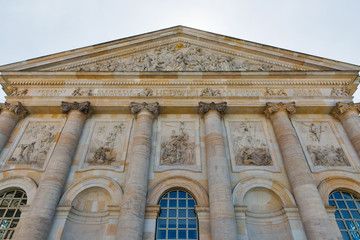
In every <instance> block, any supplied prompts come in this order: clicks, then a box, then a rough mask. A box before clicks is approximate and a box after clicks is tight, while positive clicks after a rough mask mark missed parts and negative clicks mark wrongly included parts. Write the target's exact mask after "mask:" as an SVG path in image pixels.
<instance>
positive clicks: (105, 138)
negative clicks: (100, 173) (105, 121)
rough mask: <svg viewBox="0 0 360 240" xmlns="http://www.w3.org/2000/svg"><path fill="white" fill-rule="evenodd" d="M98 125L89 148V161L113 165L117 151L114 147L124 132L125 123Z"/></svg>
mask: <svg viewBox="0 0 360 240" xmlns="http://www.w3.org/2000/svg"><path fill="white" fill-rule="evenodd" d="M110 125H112V126H110V127H108V126H105V125H101V126H97V127H96V129H95V130H94V134H93V138H92V140H93V141H92V142H91V145H90V148H89V153H90V154H89V155H88V158H87V162H88V163H89V164H92V165H111V164H112V163H113V162H115V161H116V155H117V153H116V151H115V149H114V147H115V143H116V141H120V138H121V135H122V134H123V132H124V129H125V125H124V124H123V123H120V124H110Z"/></svg>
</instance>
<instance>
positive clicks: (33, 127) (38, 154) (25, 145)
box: [3, 121, 63, 170]
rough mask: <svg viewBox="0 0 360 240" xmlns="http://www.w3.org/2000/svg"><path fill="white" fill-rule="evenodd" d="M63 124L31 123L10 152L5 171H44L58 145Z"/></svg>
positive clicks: (49, 122)
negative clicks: (18, 169) (29, 169)
mask: <svg viewBox="0 0 360 240" xmlns="http://www.w3.org/2000/svg"><path fill="white" fill-rule="evenodd" d="M62 126H63V122H52V121H29V122H28V123H27V124H26V127H25V128H24V129H22V133H20V135H21V137H19V138H18V141H17V143H16V144H15V145H14V146H13V147H12V149H11V150H10V154H9V155H8V156H7V159H5V160H7V161H6V163H5V165H4V167H3V169H12V168H33V169H36V170H43V169H44V168H45V167H46V163H47V161H48V160H49V159H50V156H51V154H52V151H53V149H54V147H55V145H56V141H57V138H58V136H59V134H60V131H61V128H62Z"/></svg>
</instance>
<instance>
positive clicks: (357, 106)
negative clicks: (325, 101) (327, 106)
mask: <svg viewBox="0 0 360 240" xmlns="http://www.w3.org/2000/svg"><path fill="white" fill-rule="evenodd" d="M359 112H360V103H340V102H339V103H337V104H336V107H335V109H334V110H333V112H332V114H333V116H334V117H335V118H338V119H339V120H340V121H341V124H342V125H343V127H344V129H345V131H346V134H347V135H348V137H349V138H350V141H351V142H352V144H353V146H354V148H355V150H356V152H357V154H358V156H359V157H360V117H359Z"/></svg>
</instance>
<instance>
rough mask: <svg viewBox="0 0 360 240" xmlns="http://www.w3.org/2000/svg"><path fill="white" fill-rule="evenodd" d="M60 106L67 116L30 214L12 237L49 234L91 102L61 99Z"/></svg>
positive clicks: (40, 239) (33, 239) (38, 238)
mask: <svg viewBox="0 0 360 240" xmlns="http://www.w3.org/2000/svg"><path fill="white" fill-rule="evenodd" d="M61 107H62V111H63V113H68V118H67V120H66V123H65V126H64V128H63V130H62V132H61V135H60V137H59V140H58V142H57V144H56V146H55V149H54V152H53V154H52V156H51V158H50V160H49V164H48V166H47V168H46V170H45V173H44V175H43V177H42V178H41V180H40V182H39V187H38V189H37V191H36V194H35V198H34V200H33V202H32V204H31V206H30V209H29V213H28V215H27V216H26V217H25V218H24V219H23V220H22V221H23V222H22V226H23V227H22V228H21V229H19V231H18V232H17V233H16V236H15V239H21V240H46V239H47V236H48V234H49V231H50V228H51V224H52V220H53V217H54V215H55V212H56V207H57V204H58V202H59V200H60V197H61V195H62V193H63V188H64V185H65V183H66V179H67V177H68V175H69V171H70V166H71V164H72V160H73V156H74V154H75V150H76V147H77V145H78V142H79V139H80V135H81V132H82V129H83V125H84V123H85V120H86V118H87V115H88V113H89V110H90V103H89V102H84V103H77V102H74V103H67V102H62V104H61Z"/></svg>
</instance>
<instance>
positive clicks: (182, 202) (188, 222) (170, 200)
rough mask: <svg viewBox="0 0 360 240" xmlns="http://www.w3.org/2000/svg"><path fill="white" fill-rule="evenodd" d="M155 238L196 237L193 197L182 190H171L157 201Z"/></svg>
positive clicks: (196, 228) (196, 223)
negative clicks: (158, 209) (158, 212)
mask: <svg viewBox="0 0 360 240" xmlns="http://www.w3.org/2000/svg"><path fill="white" fill-rule="evenodd" d="M159 205H160V215H159V216H158V219H157V224H156V239H198V235H199V234H198V233H199V230H198V229H199V227H198V226H199V224H198V219H197V216H196V214H195V209H194V207H195V205H196V202H195V199H194V198H193V197H192V196H191V195H190V194H189V193H187V192H185V191H183V190H172V191H170V192H168V193H166V194H165V195H164V196H163V197H162V198H161V199H160V201H159Z"/></svg>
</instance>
